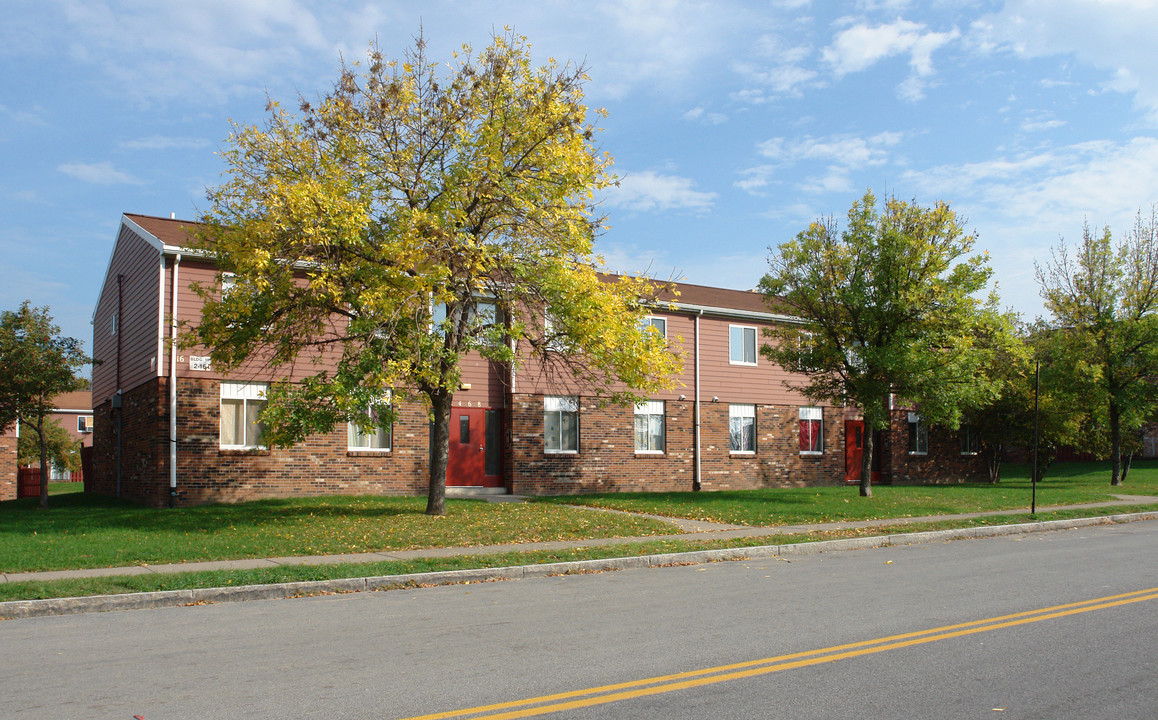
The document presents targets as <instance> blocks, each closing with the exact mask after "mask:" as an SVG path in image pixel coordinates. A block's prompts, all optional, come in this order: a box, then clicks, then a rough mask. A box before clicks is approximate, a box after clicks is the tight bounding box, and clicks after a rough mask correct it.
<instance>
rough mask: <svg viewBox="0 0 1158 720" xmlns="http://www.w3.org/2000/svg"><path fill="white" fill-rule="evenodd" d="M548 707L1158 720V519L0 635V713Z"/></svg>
mask: <svg viewBox="0 0 1158 720" xmlns="http://www.w3.org/2000/svg"><path fill="white" fill-rule="evenodd" d="M1151 589H1153V591H1152V592H1149V593H1147V592H1141V591H1146V590H1151ZM1099 599H1104V600H1101V601H1099ZM1075 604H1076V605H1075ZM1059 606H1068V607H1059ZM1047 608H1054V609H1053V610H1046V609H1047ZM1010 616H1014V617H1010ZM994 618H1000V619H994ZM677 674H681V675H680V676H679V677H672V676H673V675H677ZM608 686H617V687H610V688H609V687H608ZM593 689H594V690H593ZM525 701H530V702H525ZM512 703H513V704H512ZM504 704H507V705H506V706H505V707H490V709H480V710H478V711H476V712H472V713H468V714H459V713H458V712H455V711H459V710H463V709H471V708H483V707H486V706H495V705H504ZM554 710H557V712H553V713H552V714H551V715H550V716H551V717H555V718H567V719H568V720H570V719H575V718H844V717H848V718H853V717H855V718H1000V719H1001V720H1007V719H1008V718H1147V719H1149V718H1154V717H1158V522H1135V523H1129V524H1125V525H1117V526H1110V527H1092V528H1083V529H1078V530H1068V531H1061V532H1051V533H1038V534H1033V535H1024V536H1006V537H998V538H991V539H984V540H962V541H956V542H948V543H941V544H931V545H918V546H909V547H896V548H884V549H876V550H860V551H849V552H840V553H831V554H824V555H817V556H805V557H799V558H794V559H792V561H791V562H788V561H785V560H762V561H759V562H743V561H741V562H727V563H714V564H710V565H700V566H679V567H670V568H657V569H651V570H638V571H625V572H607V573H600V574H593V575H573V576H566V577H556V578H543V579H533V580H521V581H514V582H497V583H485V584H481V585H479V584H472V585H459V586H450V587H438V588H427V589H416V590H403V591H391V592H377V593H361V594H353V595H339V596H327V597H317V598H302V599H296V600H276V601H263V602H250V603H231V604H222V605H205V606H196V607H187V608H168V609H159V610H141V611H129V612H117V613H105V614H92V615H78V616H62V617H46V618H31V619H23V620H10V621H6V622H0V717H3V718H121V719H123V720H129V719H130V718H133V717H134V716H140V717H142V718H145V720H161V719H162V718H270V717H279V718H280V717H284V718H410V717H414V716H419V715H424V714H440V715H439V716H440V717H465V718H477V717H487V718H492V719H493V718H502V717H535V716H538V715H539V714H542V713H544V712H547V711H554ZM442 713H449V714H447V715H441V714H442Z"/></svg>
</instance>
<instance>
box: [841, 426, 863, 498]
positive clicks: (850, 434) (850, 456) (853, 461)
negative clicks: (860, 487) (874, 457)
mask: <svg viewBox="0 0 1158 720" xmlns="http://www.w3.org/2000/svg"><path fill="white" fill-rule="evenodd" d="M863 463H864V420H845V421H844V481H845V482H847V483H859V482H860V478H861V474H862V472H863V470H864V465H863Z"/></svg>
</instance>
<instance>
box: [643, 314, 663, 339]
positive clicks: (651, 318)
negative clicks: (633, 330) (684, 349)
mask: <svg viewBox="0 0 1158 720" xmlns="http://www.w3.org/2000/svg"><path fill="white" fill-rule="evenodd" d="M648 328H651V331H652V332H655V333H658V334H659V336H660V337H661V338H666V337H667V318H662V317H656V316H655V315H648V316H646V317H644V318H643V320H640V322H639V329H640V330H643V331H644V332H648Z"/></svg>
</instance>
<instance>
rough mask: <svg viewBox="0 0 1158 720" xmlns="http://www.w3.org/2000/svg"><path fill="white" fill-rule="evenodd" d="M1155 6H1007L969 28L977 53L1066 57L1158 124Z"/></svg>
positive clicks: (1088, 1) (1145, 0) (1027, 0)
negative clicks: (1101, 77) (1130, 98)
mask: <svg viewBox="0 0 1158 720" xmlns="http://www.w3.org/2000/svg"><path fill="white" fill-rule="evenodd" d="M1156 27H1158V3H1155V2H1153V1H1152V0H1008V2H1006V3H1005V5H1004V7H1002V9H1001V10H1000V11H998V12H996V13H992V14H990V15H986V16H984V17H982V18H981V19H979V20H978V21H976V22H975V23H974V24H973V26H972V36H971V41H972V43H973V44H974V46H976V47H977V48H979V49H980V50H982V51H988V52H992V51H996V50H1007V51H1010V52H1012V53H1014V54H1016V55H1019V56H1021V57H1026V58H1038V57H1049V56H1056V55H1060V56H1072V57H1074V58H1077V59H1078V60H1079V61H1081V62H1082V63H1085V64H1087V65H1091V66H1093V67H1095V68H1098V69H1101V70H1103V71H1105V72H1106V73H1107V78H1106V80H1105V83H1104V86H1105V88H1106V89H1108V90H1113V91H1116V92H1122V93H1133V95H1134V101H1135V103H1136V104H1137V106H1138V107H1139V108H1140V109H1142V110H1143V112H1145V113H1147V114H1148V116H1149V119H1150V121H1151V122H1153V123H1156V124H1158V73H1155V72H1154V68H1155V67H1158V43H1155V42H1154V28H1156Z"/></svg>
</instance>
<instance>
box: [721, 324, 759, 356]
mask: <svg viewBox="0 0 1158 720" xmlns="http://www.w3.org/2000/svg"><path fill="white" fill-rule="evenodd" d="M728 361H729V362H731V363H732V364H733V365H755V364H756V328H754V327H749V326H746V325H729V326H728Z"/></svg>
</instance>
